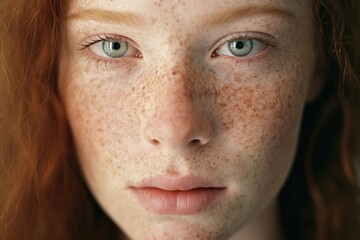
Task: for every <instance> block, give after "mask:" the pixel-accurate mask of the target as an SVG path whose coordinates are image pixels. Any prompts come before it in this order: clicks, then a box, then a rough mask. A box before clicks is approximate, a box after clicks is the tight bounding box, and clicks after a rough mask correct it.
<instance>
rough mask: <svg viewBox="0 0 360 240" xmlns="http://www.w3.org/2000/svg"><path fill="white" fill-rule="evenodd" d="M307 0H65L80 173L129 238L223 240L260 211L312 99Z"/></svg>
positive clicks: (69, 108) (64, 71)
mask: <svg viewBox="0 0 360 240" xmlns="http://www.w3.org/2000/svg"><path fill="white" fill-rule="evenodd" d="M310 4H311V3H310V1H295V0H293V1H288V0H252V1H250V0H227V1H215V0H214V1H200V0H197V1H184V0H179V1H162V0H158V1H150V0H136V1H124V0H113V1H111V0H108V1H104V0H74V1H72V3H71V5H70V9H69V12H68V18H67V23H66V31H65V34H64V39H63V42H62V53H61V58H60V74H59V87H60V91H61V97H62V99H63V102H64V105H65V108H66V112H67V116H68V120H69V123H70V126H71V129H72V133H73V137H74V141H75V144H76V149H77V154H78V159H79V162H80V165H81V168H82V171H83V173H84V177H85V179H86V182H87V184H88V186H89V188H90V190H91V191H92V193H93V195H94V197H95V198H96V199H97V201H98V202H99V204H100V205H101V206H102V207H103V209H104V211H105V212H106V213H107V214H108V215H109V216H110V217H111V218H112V219H113V221H114V222H115V223H116V224H117V225H118V226H119V227H120V228H121V229H122V230H123V231H124V232H125V233H126V234H127V235H128V236H130V237H131V238H133V239H164V238H166V239H167V238H169V239H172V238H176V239H194V238H195V236H197V237H198V238H199V239H226V238H229V237H231V236H235V233H236V232H238V233H237V234H238V236H240V235H241V231H243V230H244V229H245V228H246V226H247V225H249V224H250V223H251V222H253V221H255V220H254V219H256V218H263V217H265V214H266V212H267V209H269V208H270V207H271V206H273V205H274V203H275V202H276V196H277V194H278V192H279V190H280V188H281V187H282V185H283V184H284V181H285V180H286V177H287V175H288V174H289V171H290V168H291V165H292V162H293V159H294V155H295V152H296V146H297V138H298V133H299V126H300V121H301V116H302V110H303V107H304V105H305V103H306V101H308V100H309V99H310V98H311V96H312V95H313V90H312V89H313V88H312V84H313V82H314V81H315V80H314V79H313V78H314V74H313V73H314V68H315V47H314V40H313V38H314V34H313V28H312V24H313V23H312V21H311V19H312V9H311V6H310ZM244 231H245V230H244Z"/></svg>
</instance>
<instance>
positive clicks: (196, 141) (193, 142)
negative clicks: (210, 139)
mask: <svg viewBox="0 0 360 240" xmlns="http://www.w3.org/2000/svg"><path fill="white" fill-rule="evenodd" d="M199 145H201V141H200V140H199V139H193V140H191V141H190V142H189V146H199Z"/></svg>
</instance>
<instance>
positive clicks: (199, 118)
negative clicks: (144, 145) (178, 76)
mask: <svg viewBox="0 0 360 240" xmlns="http://www.w3.org/2000/svg"><path fill="white" fill-rule="evenodd" d="M161 92H162V94H161ZM193 95H195V93H193V92H192V91H191V87H189V85H187V84H186V82H185V81H182V80H177V81H174V82H171V83H168V86H166V87H164V89H163V90H162V91H158V94H157V99H156V100H155V102H156V103H155V104H154V105H155V107H154V112H153V114H152V116H151V117H150V118H149V119H147V123H146V126H145V132H144V136H145V139H146V140H147V141H148V142H149V143H150V144H152V145H154V146H160V147H161V148H162V149H166V150H167V151H170V152H172V153H179V152H183V151H186V150H191V149H192V150H193V149H196V148H199V147H201V146H203V145H205V144H207V143H208V142H209V141H210V140H211V137H212V127H211V122H210V119H209V118H208V117H206V116H205V112H204V111H202V109H200V106H198V105H199V104H198V105H196V104H195V101H194V97H193Z"/></svg>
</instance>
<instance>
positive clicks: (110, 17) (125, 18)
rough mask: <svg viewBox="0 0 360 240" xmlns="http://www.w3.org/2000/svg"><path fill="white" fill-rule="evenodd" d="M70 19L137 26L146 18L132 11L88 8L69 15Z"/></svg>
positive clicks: (68, 18)
mask: <svg viewBox="0 0 360 240" xmlns="http://www.w3.org/2000/svg"><path fill="white" fill-rule="evenodd" d="M67 20H69V21H75V20H83V21H98V22H104V23H113V24H123V25H129V26H137V25H141V24H144V23H145V19H143V18H142V17H140V16H138V15H135V14H133V13H130V12H118V11H110V10H100V9H87V10H83V11H80V12H77V13H75V14H72V15H70V16H68V17H67Z"/></svg>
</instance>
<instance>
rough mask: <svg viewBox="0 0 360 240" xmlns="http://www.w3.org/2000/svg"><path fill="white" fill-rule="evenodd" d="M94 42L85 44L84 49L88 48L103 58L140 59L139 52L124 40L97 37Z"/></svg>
mask: <svg viewBox="0 0 360 240" xmlns="http://www.w3.org/2000/svg"><path fill="white" fill-rule="evenodd" d="M96 38H99V39H96V40H91V41H92V42H90V43H88V44H86V45H85V46H84V47H85V48H89V49H90V51H91V52H93V53H94V54H95V55H97V56H100V57H103V58H109V59H111V58H122V57H127V56H129V57H130V56H131V57H142V55H141V53H140V52H139V50H137V49H136V48H135V47H134V46H133V45H132V44H130V43H129V42H128V41H125V40H119V39H111V38H102V37H101V36H97V37H96Z"/></svg>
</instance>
